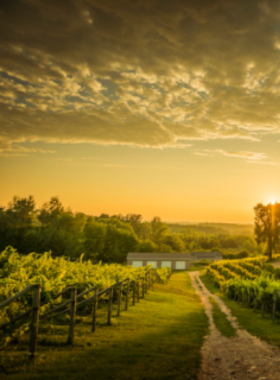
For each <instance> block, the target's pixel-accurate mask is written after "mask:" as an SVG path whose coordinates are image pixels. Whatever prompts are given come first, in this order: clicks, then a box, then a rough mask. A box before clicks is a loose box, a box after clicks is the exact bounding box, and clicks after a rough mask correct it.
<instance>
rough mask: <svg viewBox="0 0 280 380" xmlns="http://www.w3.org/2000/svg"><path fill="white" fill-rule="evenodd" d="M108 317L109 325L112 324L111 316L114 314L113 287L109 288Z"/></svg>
mask: <svg viewBox="0 0 280 380" xmlns="http://www.w3.org/2000/svg"><path fill="white" fill-rule="evenodd" d="M108 297H109V298H108V317H107V325H108V326H109V325H110V324H111V316H112V303H113V289H112V288H110V289H109V294H108Z"/></svg>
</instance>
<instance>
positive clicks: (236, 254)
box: [223, 250, 249, 260]
mask: <svg viewBox="0 0 280 380" xmlns="http://www.w3.org/2000/svg"><path fill="white" fill-rule="evenodd" d="M246 257H249V253H248V252H247V251H246V250H242V251H239V252H231V253H229V252H227V253H225V252H224V253H223V259H227V260H236V259H244V258H246Z"/></svg>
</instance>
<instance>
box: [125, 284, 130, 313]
mask: <svg viewBox="0 0 280 380" xmlns="http://www.w3.org/2000/svg"><path fill="white" fill-rule="evenodd" d="M129 287H130V280H127V288H126V298H125V310H127V309H128V297H129Z"/></svg>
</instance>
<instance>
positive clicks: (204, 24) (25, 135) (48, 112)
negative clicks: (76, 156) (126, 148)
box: [0, 0, 280, 161]
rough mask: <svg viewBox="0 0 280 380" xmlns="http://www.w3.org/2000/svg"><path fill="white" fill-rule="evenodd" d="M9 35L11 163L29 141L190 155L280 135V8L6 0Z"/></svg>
mask: <svg viewBox="0 0 280 380" xmlns="http://www.w3.org/2000/svg"><path fill="white" fill-rule="evenodd" d="M0 25H1V26H0V31H1V33H0V48H1V55H0V57H1V58H0V137H1V142H0V143H1V144H4V145H5V146H8V147H10V148H8V151H9V150H10V151H11V150H13V151H14V152H15V153H20V149H21V148H20V145H18V144H20V143H22V142H24V141H45V142H60V143H65V142H73V143H79V142H94V143H99V144H128V145H138V146H143V147H174V146H178V147H184V146H188V145H189V142H190V141H193V140H213V139H242V140H250V141H260V140H261V139H262V137H263V136H264V135H268V134H272V133H273V134H275V133H279V131H280V121H279V120H280V108H279V96H280V66H279V59H280V4H279V2H277V1H274V0H271V1H269V2H265V1H255V0H248V1H241V0H239V1H236V0H229V1H222V0H214V1H208V0H207V1H206V0H205V1H199V2H198V1H194V0H193V1H185V0H174V1H161V0H150V1H130V0H118V1H116V0H106V1H97V0H81V1H77V0H64V1H63V0H60V1H57V0H48V1H43V0H37V1H34V0H25V1H23V0H18V1H16V2H15V1H8V0H3V1H1V3H0ZM11 144H12V145H11ZM12 147H14V148H12ZM1 149H2V148H1ZM4 150H5V149H4ZM4 150H3V149H2V150H1V151H2V152H3V151H4ZM6 150H7V149H6ZM221 152H222V151H220V153H221ZM21 153H23V152H21ZM221 154H225V155H230V156H236V157H242V158H245V159H248V160H256V161H262V160H263V159H264V158H265V157H264V156H261V154H259V156H258V154H257V153H251V152H226V151H225V153H221ZM250 154H252V155H253V156H250Z"/></svg>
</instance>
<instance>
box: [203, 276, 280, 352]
mask: <svg viewBox="0 0 280 380" xmlns="http://www.w3.org/2000/svg"><path fill="white" fill-rule="evenodd" d="M200 278H201V280H202V281H203V283H204V285H205V286H206V287H207V289H208V290H209V291H210V292H212V293H213V294H216V295H217V296H219V297H220V298H221V299H222V300H223V301H224V302H225V304H226V305H227V306H228V308H229V309H230V310H231V312H232V315H233V316H235V317H236V318H237V321H238V323H239V326H240V327H241V328H243V329H245V330H247V331H248V332H249V333H250V334H252V335H254V336H257V337H258V338H260V339H262V340H264V341H266V342H268V343H271V344H274V345H276V346H278V347H280V321H279V320H278V321H277V322H276V323H272V321H271V315H270V314H268V313H267V314H265V317H264V318H262V317H261V312H260V310H258V311H257V312H256V313H254V312H253V310H252V309H248V308H246V307H245V306H241V305H240V304H238V303H236V302H234V301H233V300H231V299H228V298H227V297H226V296H225V295H224V294H223V293H221V291H220V290H219V289H218V288H217V287H215V285H214V284H213V281H212V280H211V279H210V278H209V277H208V276H207V275H206V274H203V275H202V276H201V277H200Z"/></svg>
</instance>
